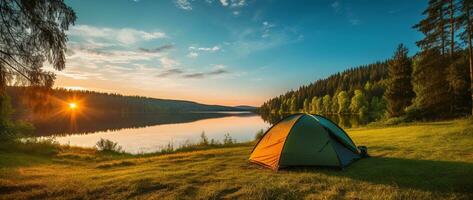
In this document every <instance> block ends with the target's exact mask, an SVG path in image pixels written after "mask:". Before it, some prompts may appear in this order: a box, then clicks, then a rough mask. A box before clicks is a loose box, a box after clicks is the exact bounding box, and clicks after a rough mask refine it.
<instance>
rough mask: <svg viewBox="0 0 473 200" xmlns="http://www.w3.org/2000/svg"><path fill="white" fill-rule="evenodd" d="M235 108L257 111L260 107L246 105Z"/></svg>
mask: <svg viewBox="0 0 473 200" xmlns="http://www.w3.org/2000/svg"><path fill="white" fill-rule="evenodd" d="M234 108H237V109H240V110H245V111H255V110H256V109H258V107H254V106H246V105H240V106H235V107H234Z"/></svg>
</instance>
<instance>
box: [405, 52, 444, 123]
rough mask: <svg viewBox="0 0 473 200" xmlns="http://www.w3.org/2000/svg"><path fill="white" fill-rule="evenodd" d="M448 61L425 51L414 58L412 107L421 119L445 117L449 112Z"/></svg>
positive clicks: (435, 53)
mask: <svg viewBox="0 0 473 200" xmlns="http://www.w3.org/2000/svg"><path fill="white" fill-rule="evenodd" d="M447 63H448V60H447V59H446V58H445V57H443V56H441V55H440V53H439V52H438V51H435V50H425V51H423V52H422V53H421V54H419V55H418V56H416V57H415V58H414V65H413V66H414V67H413V72H412V83H413V87H414V92H415V94H416V95H415V99H414V101H413V105H411V106H415V107H416V109H415V110H418V111H419V112H417V113H422V116H420V117H421V118H426V119H435V118H441V117H445V116H446V115H448V114H449V111H450V105H451V104H450V100H451V96H450V93H449V90H448V84H447V80H446V76H445V74H446V67H445V66H447V65H448V64H447Z"/></svg>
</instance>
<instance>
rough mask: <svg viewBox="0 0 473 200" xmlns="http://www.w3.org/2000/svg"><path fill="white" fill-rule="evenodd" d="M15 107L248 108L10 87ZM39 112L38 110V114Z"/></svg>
mask: <svg viewBox="0 0 473 200" xmlns="http://www.w3.org/2000/svg"><path fill="white" fill-rule="evenodd" d="M8 94H9V95H10V96H11V98H12V103H13V107H14V108H15V110H16V111H17V112H19V113H20V115H21V114H23V115H28V114H30V113H31V112H30V111H31V110H37V111H40V112H41V113H54V110H61V109H63V108H64V107H67V104H68V103H69V102H77V103H78V104H80V106H81V107H83V108H84V109H88V110H90V111H92V112H89V114H90V113H94V114H96V115H100V114H105V115H108V114H113V113H128V114H130V113H176V112H214V111H215V112H217V111H246V110H248V109H246V107H242V108H240V107H231V106H221V105H208V104H201V103H197V102H193V101H185V100H172V99H158V98H150V97H142V96H125V95H120V94H113V93H101V92H95V91H78V90H66V89H52V90H51V91H49V92H47V93H44V94H41V93H38V92H32V91H31V90H28V88H25V87H9V88H8ZM35 114H36V113H35Z"/></svg>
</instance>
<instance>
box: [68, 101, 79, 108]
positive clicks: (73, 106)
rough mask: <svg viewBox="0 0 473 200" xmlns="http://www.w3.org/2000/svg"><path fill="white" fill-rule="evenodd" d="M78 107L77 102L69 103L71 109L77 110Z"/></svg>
mask: <svg viewBox="0 0 473 200" xmlns="http://www.w3.org/2000/svg"><path fill="white" fill-rule="evenodd" d="M76 108H77V104H76V103H75V102H70V103H69V109H71V110H75V109H76Z"/></svg>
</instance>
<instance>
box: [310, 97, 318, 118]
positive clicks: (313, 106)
mask: <svg viewBox="0 0 473 200" xmlns="http://www.w3.org/2000/svg"><path fill="white" fill-rule="evenodd" d="M317 106H318V97H316V96H315V97H312V101H311V103H310V107H311V109H310V112H311V113H313V114H316V113H317V112H318V108H317Z"/></svg>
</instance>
